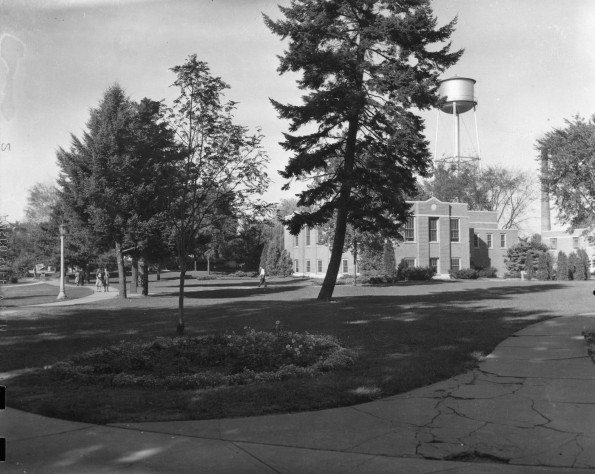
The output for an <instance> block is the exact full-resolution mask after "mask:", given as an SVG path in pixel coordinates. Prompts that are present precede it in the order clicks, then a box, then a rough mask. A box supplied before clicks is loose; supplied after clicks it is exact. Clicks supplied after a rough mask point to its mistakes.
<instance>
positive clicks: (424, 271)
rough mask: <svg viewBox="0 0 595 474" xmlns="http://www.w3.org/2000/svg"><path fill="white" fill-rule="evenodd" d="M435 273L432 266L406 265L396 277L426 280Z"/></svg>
mask: <svg viewBox="0 0 595 474" xmlns="http://www.w3.org/2000/svg"><path fill="white" fill-rule="evenodd" d="M435 274H436V272H435V270H434V269H433V268H432V267H407V268H404V269H403V270H402V272H401V273H400V274H399V276H398V278H399V279H403V280H407V281H427V280H431V279H432V277H433V276H434V275H435Z"/></svg>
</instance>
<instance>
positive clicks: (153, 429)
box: [0, 313, 595, 474]
mask: <svg viewBox="0 0 595 474" xmlns="http://www.w3.org/2000/svg"><path fill="white" fill-rule="evenodd" d="M594 324H595V313H593V314H592V315H589V314H585V315H579V316H572V317H561V318H557V319H551V320H548V321H544V322H541V323H538V324H535V325H533V326H529V327H527V328H525V329H523V330H522V331H519V332H518V333H516V334H515V335H514V336H513V337H511V338H509V339H507V340H505V341H503V342H502V343H501V344H500V345H499V346H498V347H497V348H496V349H495V350H494V352H493V353H492V354H490V355H489V356H487V357H486V358H485V360H483V361H482V362H480V363H479V365H478V368H477V369H475V370H473V371H470V372H468V373H465V374H461V375H459V376H457V377H454V378H451V379H448V380H445V381H443V382H440V383H437V384H434V385H431V386H428V387H423V388H420V389H418V390H414V391H412V392H408V393H405V394H401V395H397V396H393V397H390V398H385V399H382V400H376V401H373V402H370V403H366V404H363V405H357V406H353V407H344V408H337V409H332V410H323V411H318V412H308V413H296V414H285V415H269V416H262V417H251V418H235V419H221V420H204V421H184V422H154V423H123V424H114V425H109V426H94V425H86V424H82V423H70V422H65V421H62V420H52V419H49V418H44V417H38V416H37V415H30V414H23V413H22V412H17V411H16V410H7V413H6V414H5V415H2V416H3V417H4V419H3V420H2V418H0V421H3V422H4V423H3V424H4V428H5V429H4V432H5V433H6V431H5V430H6V427H8V433H6V434H7V435H8V437H9V440H10V439H12V440H13V443H12V446H11V448H12V449H11V451H13V452H15V453H16V454H15V455H16V456H17V457H20V458H22V459H21V460H22V461H23V462H18V463H16V464H13V465H12V467H14V468H19V469H17V470H15V471H6V472H23V471H21V470H20V467H25V466H27V467H28V470H27V472H36V471H35V469H34V468H35V467H36V466H37V467H39V464H35V456H36V455H37V456H41V457H46V456H47V458H45V460H44V464H43V469H42V470H40V471H38V472H116V471H118V470H119V468H120V467H121V468H122V470H126V472H154V470H159V471H162V472H198V471H194V470H193V469H195V468H196V464H193V462H192V460H193V459H194V460H196V459H199V460H200V462H201V463H205V462H206V460H208V461H209V462H210V464H207V465H208V466H209V467H208V470H203V471H201V472H285V473H301V472H328V473H332V472H350V473H351V472H403V473H416V472H419V473H421V472H427V473H430V472H432V473H436V472H449V473H455V472H460V473H463V472H465V473H467V472H469V473H471V472H485V473H488V472H515V473H517V472H519V473H520V472H523V473H529V472H531V473H533V472H552V473H553V472H556V473H561V472H572V473H573V474H574V473H580V472H593V471H591V469H595V364H594V363H593V362H592V361H591V358H590V357H589V356H588V353H587V345H586V342H585V340H584V338H583V336H582V335H581V333H582V330H583V328H585V327H593V325H594ZM24 419H28V420H37V421H36V423H37V426H36V427H35V436H33V435H32V434H31V427H30V426H28V424H27V423H24V424H23V422H22V421H23V420H24ZM31 423H32V421H29V425H30V424H31ZM99 440H102V441H101V443H100V441H99ZM105 440H109V441H105ZM102 443H103V444H102ZM105 443H107V444H105ZM63 445H65V446H68V450H67V452H66V453H65V450H64V449H62V451H61V453H60V454H56V452H60V448H59V447H60V446H63ZM9 446H10V445H9ZM98 446H100V447H98ZM108 448H109V449H111V451H109V452H110V453H112V452H113V453H112V458H113V459H111V460H108V462H107V464H105V462H106V454H105V453H106V449H108ZM94 450H95V451H97V450H99V451H101V452H102V453H103V454H102V455H101V461H102V469H101V470H98V471H96V470H93V469H91V468H90V467H89V466H95V464H94V463H96V462H99V460H98V459H99V457H100V455H99V454H97V453H95V451H94ZM151 450H157V451H151ZM163 451H167V452H168V453H170V454H169V458H168V457H167V456H168V455H165V453H164V452H163ZM125 452H126V453H130V452H134V453H137V455H136V456H137V457H134V455H130V454H128V455H124V453H125ZM32 453H36V454H32ZM40 453H41V454H40ZM94 453H95V454H94ZM138 453H141V454H138ZM142 453H144V454H142ZM147 453H149V454H147ZM155 453H159V455H155ZM60 456H61V457H60ZM164 456H165V457H164ZM108 457H109V456H108ZM172 457H175V459H171V458H172ZM95 458H98V459H95ZM215 458H216V459H215ZM48 459H49V460H48ZM81 459H84V460H86V461H85V462H86V464H83V465H81V461H80V460H81ZM167 459H170V461H171V462H173V464H167V466H168V467H169V468H163V469H162V468H160V467H159V466H161V467H163V466H162V464H159V463H164V462H166V461H167ZM51 463H53V464H51ZM118 463H120V464H118ZM479 463H481V464H479ZM9 465H10V464H9ZM201 465H202V464H201ZM48 466H53V467H55V470H52V469H49V470H48ZM82 466H83V467H85V469H82ZM70 467H72V470H70ZM105 467H107V468H108V469H109V470H105V471H104V470H103V468H105ZM145 467H146V468H147V470H144V468H145ZM87 468H88V469H87Z"/></svg>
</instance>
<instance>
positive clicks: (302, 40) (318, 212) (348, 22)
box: [265, 0, 462, 301]
mask: <svg viewBox="0 0 595 474" xmlns="http://www.w3.org/2000/svg"><path fill="white" fill-rule="evenodd" d="M280 9H281V12H282V14H283V16H284V18H282V19H279V20H272V19H271V18H269V17H267V16H265V22H266V24H267V26H268V27H269V28H270V29H271V31H272V32H273V33H274V34H276V35H278V36H280V37H281V38H282V39H288V40H289V41H288V47H287V50H286V51H285V52H284V54H283V55H282V56H281V57H280V66H279V69H278V70H279V72H280V73H282V74H283V73H287V72H301V78H300V79H299V80H298V87H299V88H300V89H302V90H305V91H308V92H307V93H306V94H305V95H304V96H303V103H302V104H301V105H284V104H281V103H279V102H277V101H275V100H273V101H272V103H273V105H274V107H275V108H276V110H277V111H278V113H279V116H280V117H281V118H283V119H288V120H290V122H291V123H290V126H289V130H290V133H288V134H286V135H285V141H284V142H283V143H282V145H283V147H284V148H285V149H286V150H287V151H289V152H291V153H293V156H292V157H291V158H290V160H289V163H288V164H287V166H286V167H285V169H284V170H283V171H282V172H281V175H282V176H283V177H284V178H286V179H287V180H290V181H291V180H294V179H295V180H310V179H311V178H313V177H317V178H318V179H317V182H316V184H313V185H310V186H309V187H308V188H307V189H306V190H304V191H302V192H301V193H300V194H299V201H298V204H299V205H300V206H304V207H309V206H312V210H311V211H306V212H297V213H295V214H294V215H293V216H292V217H291V218H290V219H289V220H287V222H286V223H287V225H288V226H289V229H290V231H291V233H292V234H294V235H295V234H297V233H298V232H299V231H300V229H302V228H303V227H304V226H310V227H316V226H319V225H321V224H323V223H324V222H327V221H328V220H330V219H331V218H333V216H335V214H336V232H335V236H334V238H333V245H332V247H333V250H332V254H331V258H330V262H329V265H328V269H327V272H326V277H325V280H324V282H323V285H322V288H321V291H320V294H319V296H318V298H319V299H320V300H323V301H329V300H330V299H331V297H332V293H333V290H334V287H335V282H336V278H337V274H338V272H339V268H340V264H341V255H342V253H343V249H344V242H345V235H346V229H347V224H348V223H349V224H351V225H352V226H353V227H354V228H355V229H356V230H357V231H362V232H366V231H371V232H380V231H383V232H384V233H385V234H387V235H389V236H393V237H397V236H398V235H399V230H400V228H401V226H402V224H403V222H405V220H406V218H407V217H408V215H409V212H410V209H409V205H408V204H407V203H406V199H407V196H410V195H412V194H413V193H414V191H415V186H416V176H417V175H420V176H427V174H428V169H429V164H430V158H431V156H430V152H429V150H428V143H427V141H426V139H425V137H424V135H423V130H424V124H423V120H422V119H421V118H420V117H419V116H418V115H416V114H415V113H414V112H413V109H420V110H425V109H429V108H433V107H435V106H437V105H438V103H439V96H438V80H439V76H440V74H441V73H442V72H444V71H445V70H446V69H447V68H449V67H450V66H452V65H454V64H455V63H456V62H457V60H458V59H459V57H460V56H461V54H462V51H456V52H451V51H450V44H446V45H445V46H444V45H441V43H443V42H445V41H448V40H449V38H450V36H451V34H452V32H453V30H454V25H455V21H454V20H453V21H452V22H450V23H448V24H447V25H445V26H442V27H437V20H436V18H435V17H434V15H433V13H432V9H431V7H430V2H429V1H428V0H407V1H404V2H395V1H392V0H350V1H345V0H327V1H323V2H321V1H319V0H292V2H291V5H290V6H289V7H280ZM298 130H302V134H301V135H298V134H296V132H298ZM333 162H334V163H335V164H334V165H333V166H330V165H331V163H333ZM288 186H289V182H288V183H287V185H286V186H285V188H287V187H288Z"/></svg>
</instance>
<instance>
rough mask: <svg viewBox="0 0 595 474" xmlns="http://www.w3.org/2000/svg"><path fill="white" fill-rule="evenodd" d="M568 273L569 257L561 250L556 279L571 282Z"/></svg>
mask: <svg viewBox="0 0 595 474" xmlns="http://www.w3.org/2000/svg"><path fill="white" fill-rule="evenodd" d="M568 273H569V272H568V256H567V255H566V254H565V253H564V252H562V250H560V251H559V252H558V261H557V263H556V279H557V280H563V281H566V280H569V274H568Z"/></svg>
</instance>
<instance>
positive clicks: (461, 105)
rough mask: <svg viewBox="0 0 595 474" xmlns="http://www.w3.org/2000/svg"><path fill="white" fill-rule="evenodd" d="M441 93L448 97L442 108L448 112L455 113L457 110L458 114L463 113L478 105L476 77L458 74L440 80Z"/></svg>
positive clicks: (442, 95)
mask: <svg viewBox="0 0 595 474" xmlns="http://www.w3.org/2000/svg"><path fill="white" fill-rule="evenodd" d="M439 93H440V96H441V97H444V98H446V102H444V104H442V106H441V107H440V110H442V112H445V113H447V114H452V113H455V110H456V114H457V115H459V114H463V113H465V112H467V111H469V110H471V109H472V108H473V107H475V106H476V105H477V99H476V97H475V79H470V78H468V77H456V76H455V77H451V78H450V79H444V80H443V81H441V82H440V89H439ZM455 104H456V105H455ZM455 107H456V109H455Z"/></svg>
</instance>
